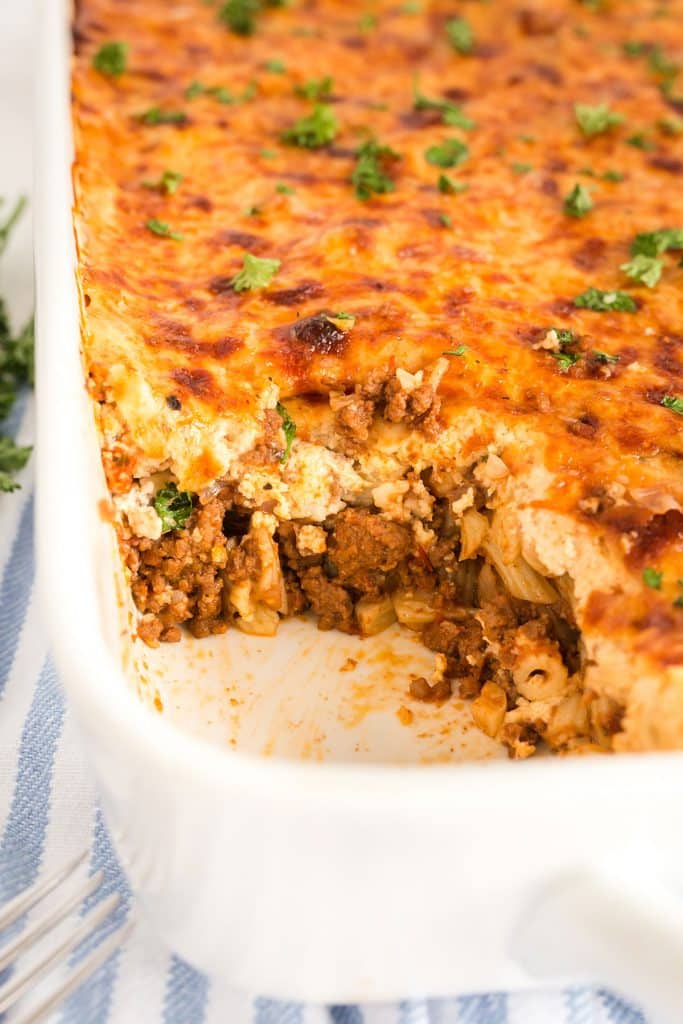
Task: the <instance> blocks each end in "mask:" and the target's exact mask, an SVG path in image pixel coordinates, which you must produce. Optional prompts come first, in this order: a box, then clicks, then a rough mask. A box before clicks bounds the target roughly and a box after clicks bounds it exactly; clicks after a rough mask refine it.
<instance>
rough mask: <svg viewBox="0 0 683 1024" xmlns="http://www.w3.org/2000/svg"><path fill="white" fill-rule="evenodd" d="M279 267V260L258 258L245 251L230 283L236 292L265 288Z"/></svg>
mask: <svg viewBox="0 0 683 1024" xmlns="http://www.w3.org/2000/svg"><path fill="white" fill-rule="evenodd" d="M279 269H280V260H269V259H260V258H259V257H258V256H252V255H251V253H250V252H245V254H244V260H243V265H242V269H241V270H240V271H239V272H238V273H237V274H235V276H234V277H233V279H232V281H231V284H232V287H233V288H234V289H235V291H236V292H245V291H251V290H252V289H254V288H265V287H266V286H267V285H269V284H270V282H271V281H272V280H273V278H274V277H275V275H276V274H277V272H278V270H279Z"/></svg>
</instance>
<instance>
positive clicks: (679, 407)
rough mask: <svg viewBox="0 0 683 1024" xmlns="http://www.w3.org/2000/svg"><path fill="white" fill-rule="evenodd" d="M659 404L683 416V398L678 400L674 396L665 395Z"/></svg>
mask: <svg viewBox="0 0 683 1024" xmlns="http://www.w3.org/2000/svg"><path fill="white" fill-rule="evenodd" d="M659 404H660V405H663V406H664V408H665V409H671V411H672V412H675V413H678V415H679V416H683V398H676V397H675V396H674V395H664V398H663V399H662V400H661V402H660V403H659Z"/></svg>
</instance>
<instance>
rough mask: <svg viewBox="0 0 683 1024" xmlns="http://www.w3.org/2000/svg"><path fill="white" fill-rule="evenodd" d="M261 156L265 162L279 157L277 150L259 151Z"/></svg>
mask: <svg viewBox="0 0 683 1024" xmlns="http://www.w3.org/2000/svg"><path fill="white" fill-rule="evenodd" d="M259 156H260V157H261V158H262V159H263V160H274V159H275V157H276V156H277V150H276V149H261V150H259Z"/></svg>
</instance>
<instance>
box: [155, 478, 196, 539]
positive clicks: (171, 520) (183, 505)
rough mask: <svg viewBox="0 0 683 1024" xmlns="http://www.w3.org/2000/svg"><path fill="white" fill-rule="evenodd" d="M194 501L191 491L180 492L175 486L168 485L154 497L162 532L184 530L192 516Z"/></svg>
mask: <svg viewBox="0 0 683 1024" xmlns="http://www.w3.org/2000/svg"><path fill="white" fill-rule="evenodd" d="M192 509H193V499H192V494H191V493H190V492H189V491H179V490H178V488H177V486H176V485H175V484H168V485H167V486H166V487H162V488H161V490H159V491H157V493H156V495H155V496H154V510H155V512H156V514H157V515H158V516H159V518H160V519H161V532H162V533H170V531H171V530H182V529H183V528H184V527H185V526H186V524H187V520H188V519H189V518H190V516H191V515H192Z"/></svg>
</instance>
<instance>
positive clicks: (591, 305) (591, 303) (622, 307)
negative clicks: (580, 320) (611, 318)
mask: <svg viewBox="0 0 683 1024" xmlns="http://www.w3.org/2000/svg"><path fill="white" fill-rule="evenodd" d="M574 305H575V306H578V307H579V308H580V309H592V310H593V311H594V312H596V313H635V312H637V310H638V304H637V303H636V301H635V299H634V298H633V296H632V295H629V294H628V292H620V291H618V290H612V291H602V290H601V289H600V288H587V289H586V291H585V292H582V293H581V295H577V296H576V298H575V299H574Z"/></svg>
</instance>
